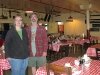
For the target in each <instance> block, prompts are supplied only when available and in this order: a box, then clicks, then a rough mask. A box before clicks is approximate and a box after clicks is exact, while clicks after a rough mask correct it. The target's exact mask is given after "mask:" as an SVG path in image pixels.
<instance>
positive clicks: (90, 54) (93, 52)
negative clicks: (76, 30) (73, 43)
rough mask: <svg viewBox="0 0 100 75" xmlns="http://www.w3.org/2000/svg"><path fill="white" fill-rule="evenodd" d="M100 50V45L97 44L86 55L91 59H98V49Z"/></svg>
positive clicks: (89, 48)
mask: <svg viewBox="0 0 100 75" xmlns="http://www.w3.org/2000/svg"><path fill="white" fill-rule="evenodd" d="M97 48H98V49H100V44H95V45H92V46H90V47H88V48H87V51H86V54H87V55H88V56H90V57H96V56H97V55H96V49H97Z"/></svg>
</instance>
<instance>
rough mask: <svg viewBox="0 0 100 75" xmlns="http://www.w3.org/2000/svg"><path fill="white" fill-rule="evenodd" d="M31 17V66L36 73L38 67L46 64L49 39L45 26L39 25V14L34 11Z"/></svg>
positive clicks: (33, 73)
mask: <svg viewBox="0 0 100 75" xmlns="http://www.w3.org/2000/svg"><path fill="white" fill-rule="evenodd" d="M30 18H31V23H32V25H31V26H29V27H28V28H27V32H28V37H29V48H30V58H29V67H32V75H35V73H36V70H37V68H39V67H40V66H43V65H45V64H46V55H47V49H48V40H47V33H46V30H45V28H44V27H43V26H40V25H38V18H37V15H36V14H35V13H33V14H32V15H31V17H30Z"/></svg>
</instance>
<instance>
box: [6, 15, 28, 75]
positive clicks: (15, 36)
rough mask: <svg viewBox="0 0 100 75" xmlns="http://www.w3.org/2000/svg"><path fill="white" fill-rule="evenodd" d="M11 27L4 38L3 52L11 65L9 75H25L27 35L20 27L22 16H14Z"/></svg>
mask: <svg viewBox="0 0 100 75" xmlns="http://www.w3.org/2000/svg"><path fill="white" fill-rule="evenodd" d="M14 20H15V22H14V27H12V28H11V29H10V30H9V31H8V32H7V35H6V38H5V43H4V46H5V54H6V57H7V59H8V60H9V62H10V65H11V71H12V73H11V75H25V71H26V68H27V65H28V52H29V51H28V36H27V32H26V31H25V29H23V28H22V25H23V23H22V17H21V16H20V15H17V16H15V19H14Z"/></svg>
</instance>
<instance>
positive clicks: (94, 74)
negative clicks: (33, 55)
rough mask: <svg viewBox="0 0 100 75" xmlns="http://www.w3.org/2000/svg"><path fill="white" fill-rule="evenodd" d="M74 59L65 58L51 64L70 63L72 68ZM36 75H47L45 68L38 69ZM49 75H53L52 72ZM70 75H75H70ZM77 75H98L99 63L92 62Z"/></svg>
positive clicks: (99, 73)
mask: <svg viewBox="0 0 100 75" xmlns="http://www.w3.org/2000/svg"><path fill="white" fill-rule="evenodd" d="M75 59H76V58H72V57H65V58H63V59H60V60H58V61H55V62H53V63H52V64H58V65H63V66H64V64H65V63H70V64H71V66H74V60H75ZM36 75H47V72H46V67H45V66H44V67H40V68H39V69H38V70H37V72H36ZM50 75H54V74H53V72H51V73H50ZM62 75H66V74H62ZM72 75H76V74H72ZM77 75H100V61H99V60H92V61H91V64H90V66H89V67H88V68H86V67H85V68H84V70H83V71H82V72H81V74H77Z"/></svg>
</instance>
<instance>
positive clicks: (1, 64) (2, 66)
mask: <svg viewBox="0 0 100 75" xmlns="http://www.w3.org/2000/svg"><path fill="white" fill-rule="evenodd" d="M10 68H11V66H10V64H9V62H8V61H7V59H0V75H3V70H8V69H10Z"/></svg>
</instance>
